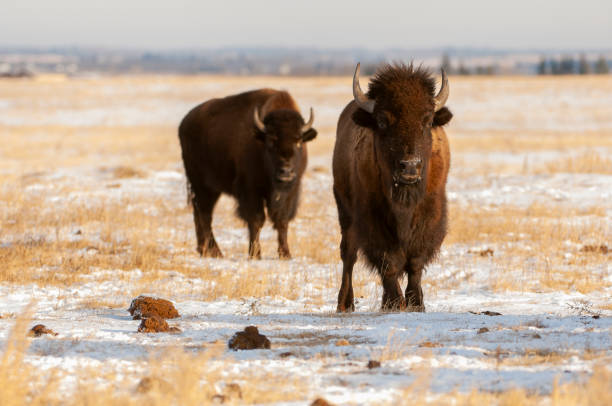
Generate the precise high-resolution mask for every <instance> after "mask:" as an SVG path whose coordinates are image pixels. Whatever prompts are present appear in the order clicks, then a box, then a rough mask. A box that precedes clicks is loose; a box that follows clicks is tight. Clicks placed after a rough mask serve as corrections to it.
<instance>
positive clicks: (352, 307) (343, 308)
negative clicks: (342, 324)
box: [336, 303, 355, 313]
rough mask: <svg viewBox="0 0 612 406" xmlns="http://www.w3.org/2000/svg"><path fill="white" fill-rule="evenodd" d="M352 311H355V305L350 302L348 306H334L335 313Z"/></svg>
mask: <svg viewBox="0 0 612 406" xmlns="http://www.w3.org/2000/svg"><path fill="white" fill-rule="evenodd" d="M354 311H355V305H354V304H352V303H351V304H350V305H349V306H345V305H343V304H338V307H337V308H336V313H352V312H354Z"/></svg>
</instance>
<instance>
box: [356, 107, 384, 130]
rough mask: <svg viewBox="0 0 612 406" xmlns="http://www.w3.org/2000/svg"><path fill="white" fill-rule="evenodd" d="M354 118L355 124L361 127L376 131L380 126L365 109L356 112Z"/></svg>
mask: <svg viewBox="0 0 612 406" xmlns="http://www.w3.org/2000/svg"><path fill="white" fill-rule="evenodd" d="M352 118H353V122H354V123H355V124H357V125H358V126H360V127H366V128H371V129H373V130H374V129H376V127H377V126H378V124H377V123H376V119H375V118H374V116H373V115H372V114H371V113H368V112H367V111H365V110H363V109H357V110H355V112H354V113H353V117H352Z"/></svg>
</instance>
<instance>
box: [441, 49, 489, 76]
mask: <svg viewBox="0 0 612 406" xmlns="http://www.w3.org/2000/svg"><path fill="white" fill-rule="evenodd" d="M440 67H441V68H442V69H444V71H445V72H446V73H448V74H449V75H496V74H498V73H499V72H498V67H497V66H495V65H493V64H489V65H476V66H472V67H467V66H465V64H464V63H463V61H461V60H460V61H459V64H458V65H457V66H456V67H455V65H453V64H452V63H451V59H450V56H449V55H448V54H443V55H442V63H441V64H440Z"/></svg>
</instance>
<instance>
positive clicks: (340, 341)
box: [336, 338, 351, 347]
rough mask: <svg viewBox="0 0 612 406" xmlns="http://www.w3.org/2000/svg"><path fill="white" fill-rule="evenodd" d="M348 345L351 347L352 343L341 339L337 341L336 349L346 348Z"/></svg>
mask: <svg viewBox="0 0 612 406" xmlns="http://www.w3.org/2000/svg"><path fill="white" fill-rule="evenodd" d="M347 345H351V343H349V342H348V340H345V339H344V338H341V339H339V340H338V341H336V347H345V346H347Z"/></svg>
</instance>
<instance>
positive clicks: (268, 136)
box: [253, 108, 317, 187]
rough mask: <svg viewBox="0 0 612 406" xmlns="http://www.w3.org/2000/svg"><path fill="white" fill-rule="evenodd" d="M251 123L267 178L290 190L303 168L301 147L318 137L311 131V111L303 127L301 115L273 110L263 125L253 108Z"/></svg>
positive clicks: (290, 111) (315, 131) (313, 130)
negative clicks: (261, 149) (260, 144)
mask: <svg viewBox="0 0 612 406" xmlns="http://www.w3.org/2000/svg"><path fill="white" fill-rule="evenodd" d="M253 121H254V124H255V137H256V138H257V139H258V140H260V141H261V142H263V143H264V144H265V153H264V155H265V156H264V160H265V165H266V169H267V170H268V171H269V172H270V173H269V175H270V176H271V177H272V178H273V179H274V183H275V184H276V185H277V186H280V187H287V186H290V185H291V184H292V183H293V182H294V181H295V180H296V178H297V176H298V174H299V172H300V171H301V170H303V167H304V165H305V162H304V160H305V159H306V154H305V153H304V151H303V148H304V146H303V144H304V143H305V142H308V141H310V140H312V139H313V138H315V137H316V136H317V130H315V129H314V128H312V123H313V121H314V114H313V112H312V108H311V109H310V119H309V120H308V122H306V123H305V122H304V119H303V118H302V116H301V115H300V113H298V112H297V111H295V110H292V109H280V110H272V111H271V112H269V113H268V114H266V116H265V117H264V119H263V121H262V120H261V119H260V118H259V111H258V109H257V108H255V112H254V113H253Z"/></svg>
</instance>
